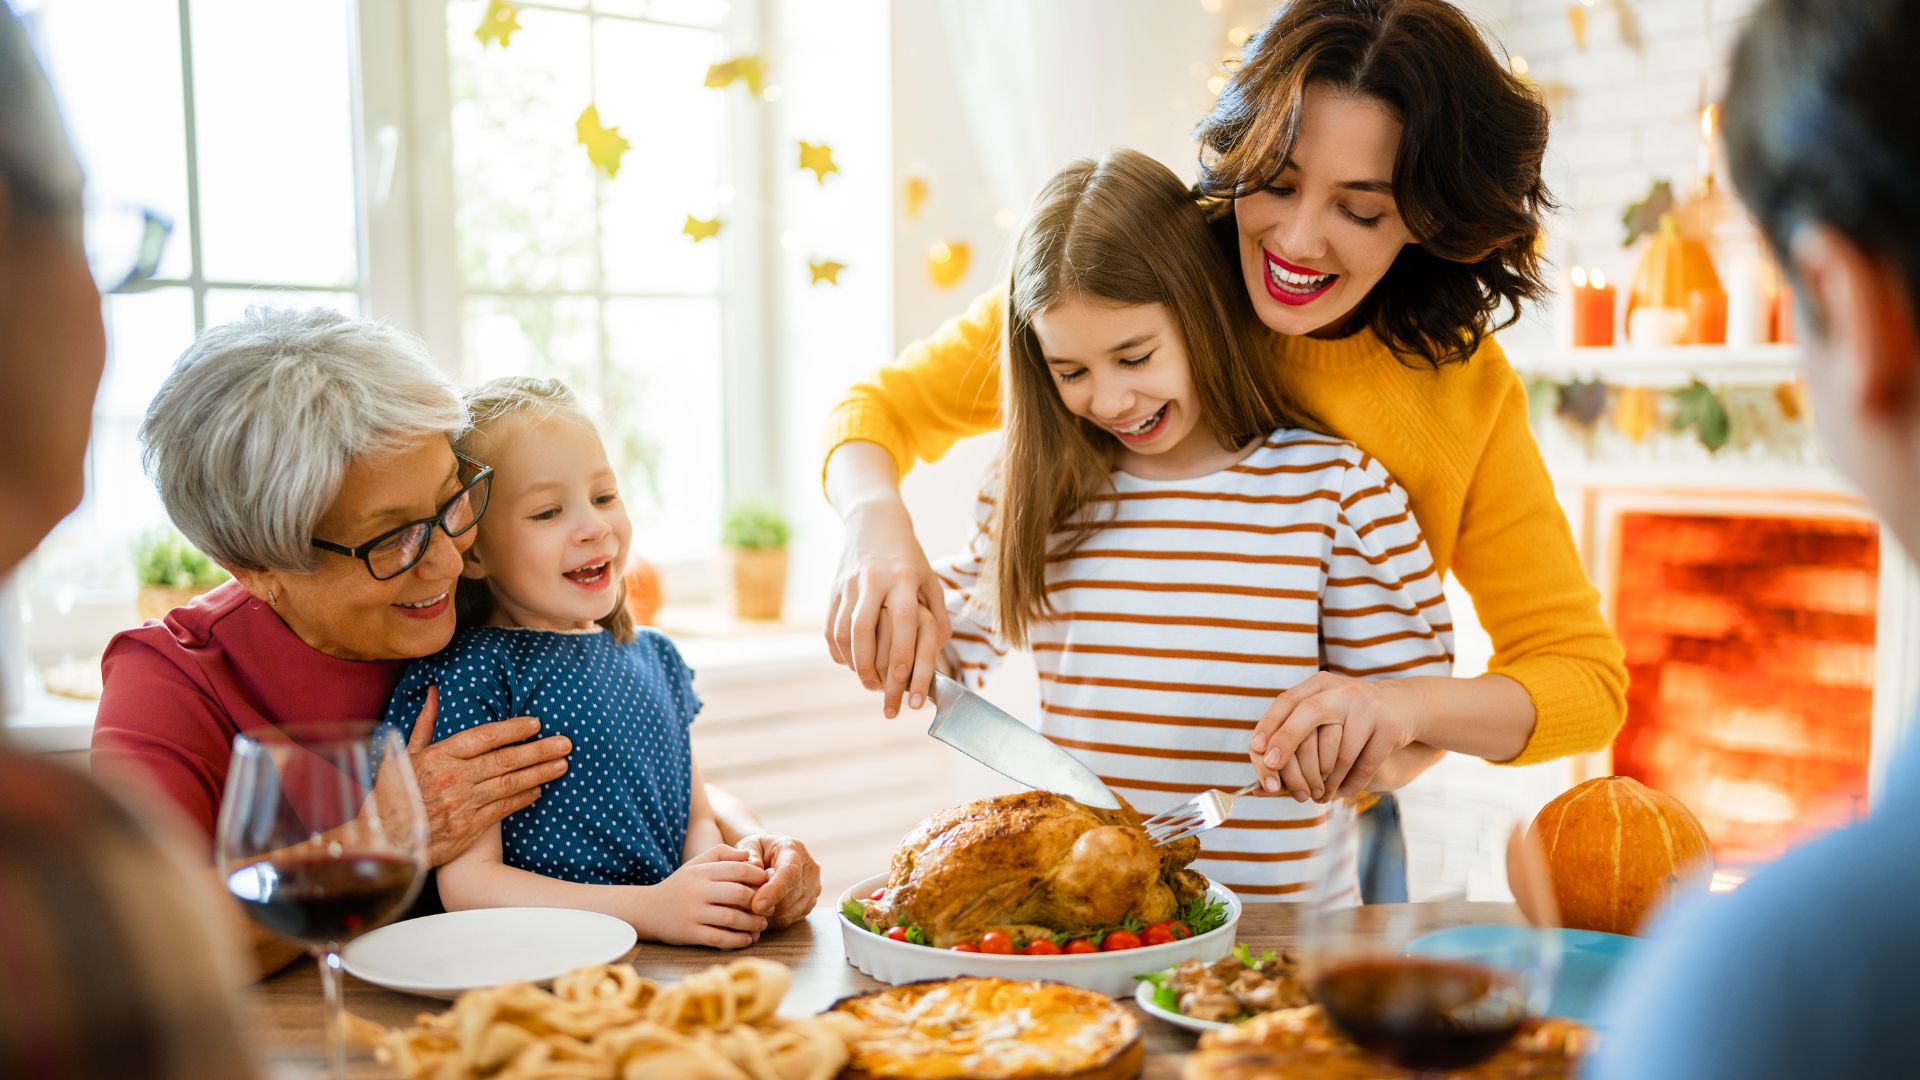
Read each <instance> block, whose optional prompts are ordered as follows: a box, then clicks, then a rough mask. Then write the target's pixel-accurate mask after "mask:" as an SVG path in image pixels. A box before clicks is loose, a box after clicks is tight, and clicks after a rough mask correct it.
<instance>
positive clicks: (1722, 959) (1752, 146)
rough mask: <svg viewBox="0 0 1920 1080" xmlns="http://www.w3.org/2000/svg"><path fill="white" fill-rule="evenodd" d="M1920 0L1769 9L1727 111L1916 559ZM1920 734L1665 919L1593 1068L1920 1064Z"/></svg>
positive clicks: (1815, 345)
mask: <svg viewBox="0 0 1920 1080" xmlns="http://www.w3.org/2000/svg"><path fill="white" fill-rule="evenodd" d="M1916 53H1920V4H1916V3H1914V2H1913V0H1849V2H1846V3H1835V2H1832V0H1766V2H1764V3H1762V4H1761V5H1760V7H1759V9H1758V11H1757V12H1756V13H1755V14H1754V16H1753V19H1752V21H1751V22H1750V23H1749V24H1748V25H1747V28H1746V30H1745V31H1744V32H1743V33H1742V35H1741V38H1740V42H1739V45H1738V46H1737V47H1736V50H1735V54H1734V61H1733V74H1732V78H1731V81H1730V82H1729V84H1728V89H1727V99H1726V104H1725V116H1726V133H1727V144H1728V149H1729V160H1730V162H1731V165H1732V170H1733V181H1734V185H1735V186H1736V187H1737V188H1738V190H1739V191H1740V195H1741V198H1742V199H1743V200H1745V202H1746V203H1747V206H1748V207H1749V209H1751V210H1752V211H1753V214H1754V216H1755V218H1756V219H1757V220H1758V222H1759V225H1760V227H1761V229H1762V230H1763V231H1764V232H1765V233H1766V237H1767V240H1768V242H1769V243H1770V244H1771V245H1772V247H1773V249H1774V251H1775V252H1776V253H1777V254H1778V256H1779V258H1780V261H1781V264H1782V265H1783V266H1784V267H1785V269H1786V273H1787V277H1788V279H1789V280H1790V281H1791V283H1792V285H1793V289H1794V296H1795V297H1796V298H1797V300H1798V304H1799V310H1798V311H1797V313H1796V315H1795V318H1796V325H1798V326H1801V327H1804V328H1805V331H1804V333H1803V335H1802V336H1803V338H1804V340H1805V346H1804V353H1805V356H1804V359H1803V361H1802V371H1803V375H1804V378H1805V380H1806V385H1807V394H1808V397H1809V399H1810V402H1811V405H1812V413H1813V421H1814V428H1815V430H1816V431H1817V432H1818V434H1819V436H1820V439H1821V443H1822V445H1823V446H1824V447H1825V448H1826V450H1827V453H1828V455H1829V456H1830V457H1831V458H1832V460H1833V463H1834V464H1835V465H1836V466H1838V467H1839V469H1840V470H1841V471H1842V472H1843V473H1845V474H1846V475H1847V477H1848V479H1850V480H1851V481H1852V482H1853V483H1854V484H1855V485H1857V486H1858V487H1859V489H1860V491H1861V493H1862V494H1863V495H1865V496H1866V498H1867V500H1868V501H1869V502H1871V503H1872V504H1873V507H1874V509H1875V511H1876V512H1877V513H1878V514H1879V515H1880V516H1881V518H1882V519H1883V520H1884V521H1885V522H1886V524H1887V527H1888V529H1889V530H1891V532H1892V533H1893V535H1894V537H1895V538H1896V539H1898V540H1899V542H1900V546H1901V547H1902V548H1904V549H1905V551H1906V553H1907V555H1908V556H1909V557H1912V556H1913V555H1915V554H1916V553H1920V492H1917V491H1916V490H1915V488H1914V478H1915V477H1920V184H1916V183H1915V179H1914V178H1915V177H1916V176H1920V125H1916V124H1915V123H1914V120H1913V116H1912V111H1913V102H1915V101H1920V69H1916V68H1915V67H1914V65H1913V62H1912V57H1913V56H1914V55H1915V54H1916ZM1917 836H1920V739H1915V738H1908V739H1907V740H1906V742H1905V743H1904V744H1903V745H1902V746H1901V747H1900V748H1899V749H1897V750H1896V751H1895V754H1894V757H1893V758H1892V760H1891V764H1890V765H1889V767H1888V770H1887V774H1886V776H1885V782H1884V783H1883V784H1882V786H1881V788H1880V793H1879V796H1878V798H1877V799H1876V801H1875V804H1874V807H1873V810H1872V813H1871V815H1870V816H1869V817H1868V819H1867V820H1865V821H1862V822H1860V823H1858V824H1855V825H1853V826H1850V827H1848V828H1845V829H1842V830H1840V831H1838V832H1836V833H1833V834H1830V835H1828V836H1826V837H1823V838H1821V839H1819V840H1817V841H1814V842H1813V843H1809V844H1807V845H1805V846H1803V847H1801V848H1799V849H1797V850H1795V851H1793V852H1791V853H1790V854H1788V855H1787V856H1785V857H1784V858H1782V859H1780V860H1779V861H1778V862H1776V863H1774V864H1772V865H1769V866H1767V867H1765V868H1764V869H1762V870H1761V871H1760V872H1758V873H1756V874H1755V875H1754V876H1753V877H1752V878H1750V879H1749V880H1748V881H1747V882H1746V883H1745V884H1743V885H1741V886H1740V888H1739V889H1738V890H1737V891H1736V892H1734V894H1733V895H1732V896H1727V897H1710V898H1707V899H1705V900H1702V901H1698V902H1696V903H1694V904H1691V905H1688V906H1686V907H1684V908H1683V909H1681V910H1677V911H1674V912H1671V913H1669V914H1668V915H1667V916H1666V917H1665V918H1663V919H1662V920H1661V922H1660V923H1659V924H1657V926H1656V928H1655V930H1654V933H1653V935H1652V936H1653V938H1654V939H1655V940H1654V942H1652V943H1651V945H1652V947H1650V948H1648V949H1647V950H1646V952H1645V954H1644V956H1643V957H1642V958H1641V960H1640V962H1639V963H1638V964H1637V965H1636V967H1635V969H1634V971H1633V972H1632V975H1631V977H1629V978H1627V979H1625V980H1623V981H1622V984H1621V985H1620V986H1619V987H1617V988H1616V992H1615V998H1614V1010H1613V1018H1612V1022H1611V1024H1610V1025H1609V1027H1608V1038H1607V1040H1606V1041H1605V1042H1604V1043H1603V1044H1602V1047H1601V1051H1600V1057H1599V1058H1598V1059H1597V1061H1596V1062H1595V1065H1594V1068H1593V1070H1592V1075H1593V1076H1596V1077H1600V1078H1604V1080H1616V1078H1618V1080H1626V1078H1634V1080H1644V1078H1648V1077H1667V1076H1672V1077H1689V1078H1696V1077H1699V1078H1708V1077H1746V1078H1751V1077H1814V1076H1835V1077H1840V1076H1846V1077H1867V1076H1888V1077H1890V1076H1913V1075H1916V1073H1917V1072H1920V1054H1916V1053H1915V1051H1914V1050H1913V1049H1912V1046H1911V1040H1912V1031H1913V1018H1914V1015H1915V1012H1914V1004H1913V1003H1914V995H1913V991H1912V980H1913V973H1914V971H1915V969H1916V968H1917V967H1920V924H1916V922H1915V921H1914V919H1913V917H1912V915H1911V907H1912V903H1913V898H1914V897H1915V896H1920V848H1917V847H1916V842H1915V837H1917Z"/></svg>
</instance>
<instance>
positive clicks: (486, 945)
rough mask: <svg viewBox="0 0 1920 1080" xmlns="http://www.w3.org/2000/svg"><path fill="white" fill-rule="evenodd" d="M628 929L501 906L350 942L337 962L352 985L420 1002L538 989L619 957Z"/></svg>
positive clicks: (563, 911)
mask: <svg viewBox="0 0 1920 1080" xmlns="http://www.w3.org/2000/svg"><path fill="white" fill-rule="evenodd" d="M636 936H637V935H635V934H634V932H633V927H631V926H628V925H627V924H626V923H624V922H622V921H620V920H619V919H616V918H614V917H613V916H611V915H602V914H600V913H599V912H595V911H575V910H573V909H572V908H541V907H504V908H475V909H474V910H472V911H449V912H447V913H446V914H443V915H428V916H427V917H425V918H422V919H408V920H406V921H405V922H397V923H394V924H393V925H391V926H383V927H381V928H380V929H378V930H375V931H374V932H373V933H371V934H368V935H367V936H365V937H363V938H360V939H358V940H356V941H353V942H350V943H349V944H348V945H347V947H346V948H345V949H342V950H341V952H340V962H341V963H342V964H343V965H345V967H346V969H347V971H348V972H350V973H351V974H352V975H353V976H354V977H355V978H359V979H365V980H366V981H367V982H370V983H374V984H375V985H378V986H384V987H386V988H387V989H389V990H399V991H401V992H403V993H408V994H421V995H424V996H426V997H436V998H448V999H451V998H456V997H459V996H460V995H461V994H462V993H463V992H465V991H468V990H475V989H478V988H480V987H483V986H498V985H500V984H501V983H509V982H530V983H545V982H550V981H552V980H553V979H554V978H555V977H557V976H560V975H564V974H566V973H567V972H569V971H572V970H573V969H574V968H577V967H585V966H586V965H588V964H607V963H612V962H613V961H615V960H618V959H620V958H621V957H622V956H624V955H626V952H627V950H628V949H631V948H633V942H634V938H635V937H636Z"/></svg>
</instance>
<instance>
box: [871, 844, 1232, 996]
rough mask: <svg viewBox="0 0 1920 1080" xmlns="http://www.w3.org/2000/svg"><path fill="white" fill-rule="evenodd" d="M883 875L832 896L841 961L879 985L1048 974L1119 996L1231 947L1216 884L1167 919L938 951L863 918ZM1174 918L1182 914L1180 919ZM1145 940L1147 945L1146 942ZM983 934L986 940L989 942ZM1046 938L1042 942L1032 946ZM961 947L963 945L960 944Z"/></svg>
mask: <svg viewBox="0 0 1920 1080" xmlns="http://www.w3.org/2000/svg"><path fill="white" fill-rule="evenodd" d="M886 883H887V875H885V874H875V875H874V876H873V877H870V878H867V879H866V880H865V881H862V882H860V883H859V884H857V885H855V886H854V887H853V888H851V889H848V890H847V891H846V892H844V893H842V894H840V936H841V939H842V941H843V942H844V943H845V946H846V952H847V962H848V963H850V964H852V965H853V966H854V967H855V968H857V969H859V970H860V971H861V972H862V973H864V974H866V975H870V976H872V977H873V978H875V979H878V980H880V981H881V982H883V983H890V984H893V985H896V986H897V985H900V984H902V983H911V982H919V981H920V980H922V979H946V978H952V977H954V976H959V975H984V976H996V977H999V978H1002V979H1048V980H1052V981H1054V982H1063V983H1066V984H1068V985H1069V986H1078V987H1081V988H1082V989H1086V990H1092V991H1095V992H1097V993H1102V994H1106V995H1108V996H1109V997H1124V996H1126V995H1128V994H1131V993H1133V986H1134V983H1135V981H1136V980H1137V979H1138V978H1139V976H1140V975H1141V974H1142V973H1143V972H1149V971H1156V970H1160V969H1164V968H1169V967H1177V966H1179V965H1180V964H1181V963H1183V962H1186V961H1190V960H1197V961H1201V962H1206V961H1211V960H1217V959H1219V958H1220V957H1223V956H1226V955H1228V953H1229V952H1231V951H1232V949H1233V938H1234V932H1235V928H1236V927H1237V926H1238V925H1239V922H1240V899H1239V898H1238V897H1236V896H1234V895H1233V894H1232V893H1231V892H1228V891H1227V890H1226V889H1224V888H1222V887H1221V886H1219V885H1216V884H1209V885H1208V887H1207V895H1206V896H1205V897H1203V898H1200V899H1198V900H1196V901H1190V902H1189V903H1188V904H1187V905H1186V906H1185V907H1183V908H1182V909H1181V910H1180V911H1179V912H1178V913H1176V914H1175V916H1174V917H1173V918H1171V919H1163V920H1160V921H1159V922H1155V923H1148V924H1146V925H1142V926H1138V927H1137V928H1135V927H1130V926H1128V925H1126V924H1121V925H1116V926H1109V927H1086V928H1080V929H1079V930H1078V932H1075V931H1064V930H1061V931H1051V932H1049V933H1048V934H1047V936H1045V937H1041V936H1039V935H1038V934H1034V935H1033V936H1031V937H1024V936H1022V935H1020V934H1018V933H1015V932H1010V931H1006V930H988V931H986V932H985V933H983V934H982V935H981V938H980V939H977V940H975V941H971V942H961V943H960V944H959V945H951V946H947V947H945V948H941V947H939V946H935V945H932V944H929V943H927V938H926V935H925V933H924V931H920V928H919V927H915V926H899V925H895V926H891V927H886V928H884V929H881V928H877V927H874V926H872V925H871V924H870V923H868V922H867V921H866V920H865V918H864V916H863V908H864V906H865V904H866V903H867V902H869V901H870V900H871V898H872V896H873V894H874V893H876V892H882V891H884V887H885V886H886ZM1182 916H1185V917H1184V918H1183V917H1182ZM1149 937H1151V938H1152V939H1153V940H1154V942H1155V943H1154V944H1148V943H1147V939H1148V938H1149ZM989 939H991V940H989ZM1043 941H1044V942H1046V944H1045V945H1041V944H1039V943H1040V942H1043ZM961 946H968V947H964V948H963V947H961Z"/></svg>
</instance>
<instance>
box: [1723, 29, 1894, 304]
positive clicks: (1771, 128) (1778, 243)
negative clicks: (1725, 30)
mask: <svg viewBox="0 0 1920 1080" xmlns="http://www.w3.org/2000/svg"><path fill="white" fill-rule="evenodd" d="M1916 52H1920V4H1914V3H1912V2H1911V0H1847V2H1846V3H1843V4H1834V3H1823V2H1820V0H1769V2H1767V3H1764V4H1762V5H1761V7H1760V9H1759V11H1758V12H1756V13H1755V15H1754V18H1753V20H1752V22H1751V23H1750V24H1749V26H1748V28H1747V31H1746V33H1744V34H1743V35H1742V36H1741V39H1740V43H1739V45H1738V46H1737V47H1736V48H1735V51H1734V57H1733V73H1732V76H1731V78H1730V80H1729V82H1728V87H1727V100H1726V102H1725V105H1724V106H1723V115H1724V117H1725V122H1726V126H1725V130H1726V136H1727V155H1728V166H1729V168H1730V170H1731V173H1732V176H1733V183H1734V187H1735V188H1736V189H1737V190H1738V191H1739V193H1740V198H1741V200H1742V201H1744V202H1745V203H1746V204H1747V207H1748V208H1749V209H1750V210H1752V211H1753V215H1754V218H1755V219H1756V220H1757V221H1758V222H1759V225H1760V228H1761V229H1762V231H1764V232H1765V233H1766V236H1767V240H1768V241H1769V242H1770V243H1771V244H1772V245H1773V247H1774V250H1775V251H1778V252H1781V253H1783V254H1784V253H1786V252H1787V251H1789V250H1790V249H1791V247H1792V239H1793V232H1794V229H1795V228H1796V227H1798V226H1799V225H1802V224H1805V223H1808V222H1817V223H1820V224H1824V225H1827V226H1830V227H1832V228H1833V229H1835V230H1836V231H1838V232H1839V233H1841V234H1842V235H1844V236H1846V237H1847V238H1848V239H1850V240H1852V241H1853V242H1854V243H1856V244H1858V245H1860V246H1861V247H1862V248H1864V249H1866V250H1868V251H1870V252H1872V253H1874V254H1876V255H1878V256H1880V257H1882V258H1884V259H1886V260H1887V261H1888V262H1889V263H1890V264H1891V265H1892V266H1893V267H1894V268H1897V269H1898V270H1899V271H1900V272H1901V273H1902V274H1903V275H1904V276H1905V278H1906V280H1907V282H1908V284H1909V285H1910V286H1914V287H1915V289H1916V291H1915V293H1914V296H1915V298H1916V301H1917V303H1916V307H1920V120H1917V119H1916V117H1915V115H1914V109H1915V107H1916V105H1920V72H1916V70H1915V67H1914V56H1915V54H1916ZM1791 270H1792V267H1791V265H1789V271H1790V272H1791ZM1816 314H1817V312H1816Z"/></svg>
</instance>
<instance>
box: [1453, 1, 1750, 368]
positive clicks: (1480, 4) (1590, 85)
mask: <svg viewBox="0 0 1920 1080" xmlns="http://www.w3.org/2000/svg"><path fill="white" fill-rule="evenodd" d="M1457 2H1459V4H1460V6H1461V7H1463V8H1465V9H1466V10H1467V11H1468V12H1469V13H1470V14H1472V15H1473V17H1474V18H1475V19H1476V20H1477V21H1479V22H1480V23H1481V25H1482V26H1484V27H1485V28H1486V30H1487V31H1488V33H1489V35H1490V36H1491V37H1492V38H1493V39H1494V40H1495V41H1496V42H1498V43H1499V44H1501V45H1504V46H1505V48H1506V51H1507V53H1508V54H1509V55H1517V56H1522V57H1525V58H1526V61H1527V66H1528V73H1529V75H1530V76H1531V77H1532V78H1533V79H1534V80H1535V81H1536V82H1538V83H1539V84H1540V85H1541V86H1542V87H1543V88H1544V89H1546V90H1547V91H1548V92H1549V97H1550V100H1551V101H1552V104H1553V137H1552V141H1551V143H1550V144H1549V145H1548V153H1547V162H1546V174H1547V184H1548V186H1549V187H1550V188H1551V189H1552V190H1553V192H1554V194H1555V195H1556V197H1558V198H1559V200H1560V201H1561V203H1562V204H1563V209H1562V211H1561V213H1560V214H1559V215H1558V216H1557V217H1556V218H1555V220H1554V221H1553V223H1552V226H1551V231H1550V235H1549V243H1548V247H1547V255H1548V258H1549V259H1550V260H1551V262H1552V264H1553V271H1554V273H1555V275H1556V279H1557V280H1559V281H1561V282H1563V283H1564V281H1565V275H1566V272H1567V271H1568V270H1569V269H1571V268H1572V267H1574V266H1584V267H1588V268H1596V267H1597V268H1599V269H1601V270H1604V271H1606V273H1607V276H1608V277H1610V278H1612V279H1614V280H1616V281H1619V282H1621V283H1622V284H1624V283H1626V282H1628V281H1630V280H1631V278H1632V273H1633V266H1634V260H1635V259H1636V257H1637V255H1638V252H1637V251H1636V250H1633V249H1626V248H1622V247H1621V246H1620V239H1621V229H1620V215H1621V213H1622V211H1624V210H1625V209H1626V205H1627V203H1629V202H1631V201H1633V200H1634V199H1637V198H1639V197H1640V196H1641V195H1642V194H1644V193H1645V192H1646V190H1647V187H1648V185H1649V184H1651V183H1652V181H1653V180H1655V179H1658V178H1665V179H1668V180H1671V181H1672V182H1673V185H1674V190H1675V192H1676V194H1685V193H1686V192H1688V191H1690V190H1691V189H1692V188H1693V185H1694V183H1695V181H1696V180H1697V178H1698V176H1699V158H1700V108H1701V105H1702V104H1703V102H1705V101H1712V100H1717V99H1718V98H1719V97H1720V95H1721V94H1722V93H1723V91H1724V90H1725V87H1726V66H1727V58H1728V55H1729V53H1730V51H1731V49H1732V47H1733V43H1734V40H1735V38H1736V36H1737V35H1738V32H1739V30H1740V28H1741V26H1742V25H1743V24H1744V23H1745V21H1746V19H1747V17H1748V16H1749V14H1750V13H1751V11H1752V8H1753V6H1754V3H1755V0H1594V5H1593V6H1592V7H1590V8H1588V9H1587V16H1588V18H1587V36H1586V47H1585V48H1584V49H1580V48H1577V47H1576V46H1575V44H1574V38H1573V29H1572V26H1571V24H1570V23H1569V21H1568V18H1567V8H1568V4H1569V2H1570V0H1457ZM1623 11H1624V12H1625V13H1626V15H1627V16H1628V19H1629V21H1630V24H1631V30H1630V32H1629V34H1627V35H1623V33H1622V20H1621V12H1623ZM1718 172H1719V176H1718V180H1719V183H1720V184H1721V185H1722V189H1723V190H1725V185H1726V183H1727V178H1726V172H1725V162H1724V158H1722V159H1721V160H1720V162H1719V170H1718ZM1567 337H1568V328H1567V326H1566V323H1565V319H1564V316H1563V314H1562V313H1561V311H1560V310H1559V305H1558V304H1550V305H1547V306H1546V307H1543V308H1542V309H1541V310H1539V311H1536V312H1533V313H1531V314H1530V315H1529V317H1528V318H1527V319H1526V320H1525V321H1524V322H1523V323H1522V324H1521V325H1519V326H1516V327H1514V328H1513V329H1512V330H1510V331H1508V332H1507V334H1506V335H1505V338H1504V341H1505V343H1506V346H1507V352H1508V354H1509V355H1511V356H1513V357H1514V358H1515V360H1516V361H1518V362H1521V363H1524V362H1525V358H1526V353H1527V352H1528V351H1530V350H1535V349H1545V348H1549V347H1552V346H1554V345H1556V344H1558V343H1563V342H1565V341H1566V340H1567Z"/></svg>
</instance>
